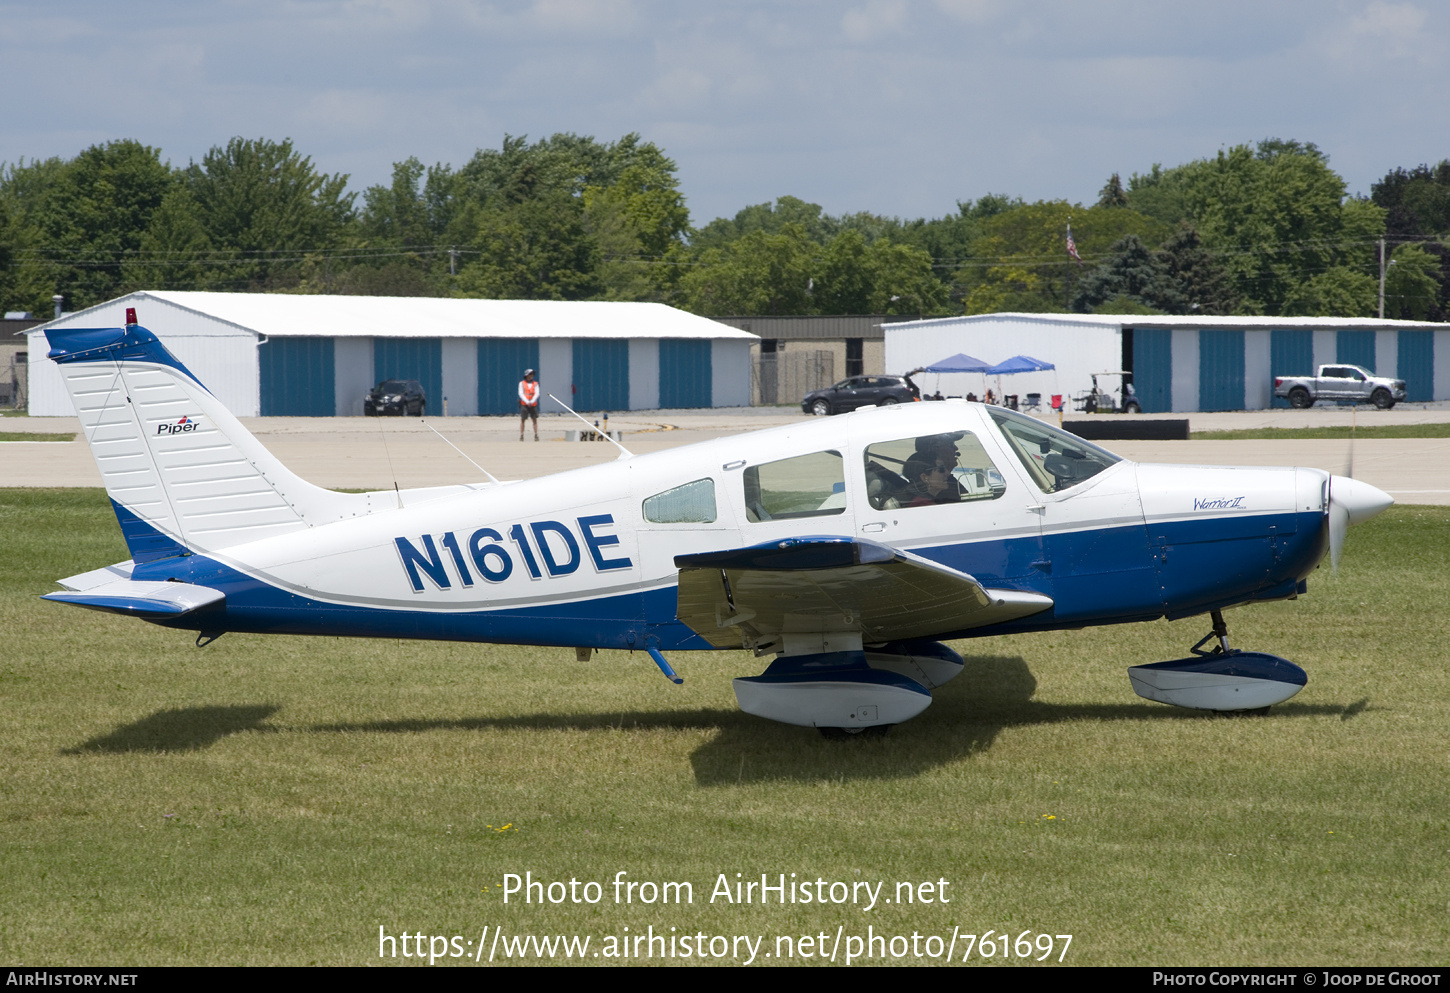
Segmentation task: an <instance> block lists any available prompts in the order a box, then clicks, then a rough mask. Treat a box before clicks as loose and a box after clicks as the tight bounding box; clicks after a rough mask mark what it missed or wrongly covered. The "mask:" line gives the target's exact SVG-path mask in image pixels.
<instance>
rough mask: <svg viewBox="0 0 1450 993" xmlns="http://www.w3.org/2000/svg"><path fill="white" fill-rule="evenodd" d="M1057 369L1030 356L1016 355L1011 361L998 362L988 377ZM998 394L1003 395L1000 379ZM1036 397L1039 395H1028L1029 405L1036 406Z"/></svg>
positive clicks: (1049, 363)
mask: <svg viewBox="0 0 1450 993" xmlns="http://www.w3.org/2000/svg"><path fill="white" fill-rule="evenodd" d="M1056 368H1057V366H1055V365H1053V364H1052V363H1051V362H1044V361H1042V360H1041V359H1034V358H1033V357H1032V356H1030V355H1014V356H1012V357H1011V358H1010V359H1004V360H1003V361H1001V362H998V363H997V364H996V365H994V366H992V368H990V369H988V370H987V375H989V376H998V377H1001V376H1011V375H1014V374H1016V373H1019V372H1046V371H1047V370H1049V369H1056ZM1056 378H1057V377H1055V376H1054V377H1053V381H1054V383H1055V382H1056ZM997 393H998V395H1001V393H1002V380H1001V379H1000V378H999V379H998V380H997ZM1036 396H1038V394H1035V393H1029V394H1027V398H1028V402H1029V404H1034V401H1033V398H1034V397H1036ZM1013 402H1014V403H1015V402H1016V401H1015V400H1014V401H1013ZM1034 406H1035V404H1034Z"/></svg>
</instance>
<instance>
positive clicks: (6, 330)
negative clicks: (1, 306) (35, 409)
mask: <svg viewBox="0 0 1450 993" xmlns="http://www.w3.org/2000/svg"><path fill="white" fill-rule="evenodd" d="M39 323H41V322H40V321H37V320H35V319H33V318H32V317H31V316H30V314H28V313H25V312H17V311H11V312H9V313H7V314H6V315H5V317H4V319H0V407H24V406H25V405H26V402H25V390H26V387H27V386H28V385H29V382H30V374H29V372H28V371H27V365H26V363H27V359H28V358H29V352H28V349H29V346H30V341H29V340H28V339H27V338H26V337H25V332H26V331H28V330H30V329H31V328H33V327H35V326H36V325H37V324H39Z"/></svg>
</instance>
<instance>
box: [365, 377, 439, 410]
mask: <svg viewBox="0 0 1450 993" xmlns="http://www.w3.org/2000/svg"><path fill="white" fill-rule="evenodd" d="M427 406H428V397H427V395H425V394H424V393H423V384H422V383H420V382H418V381H417V380H416V379H385V380H383V381H382V382H381V383H379V384H378V385H377V386H375V387H373V390H372V392H370V393H369V394H368V395H367V399H365V400H364V401H363V416H365V417H389V416H397V417H402V416H403V415H404V414H412V415H414V416H417V417H422V416H423V411H424V410H425V409H426V408H427Z"/></svg>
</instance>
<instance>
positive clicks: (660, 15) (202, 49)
mask: <svg viewBox="0 0 1450 993" xmlns="http://www.w3.org/2000/svg"><path fill="white" fill-rule="evenodd" d="M1447 49H1450V5H1447V4H1445V3H1443V2H1441V3H1435V4H1432V3H1431V2H1430V0H1412V2H1387V0H1374V2H1367V0H1339V2H1335V0H1219V2H1217V3H1214V4H1188V3H1182V2H1171V3H1170V2H1146V0H1099V2H1089V3H1084V2H1081V0H1078V2H1069V0H1037V2H1034V0H862V2H836V3H830V2H812V0H797V2H787V0H777V2H773V3H771V2H757V0H739V2H732V0H725V2H723V3H716V4H709V5H707V4H693V3H669V2H656V0H534V2H517V3H507V2H496V3H488V2H479V0H290V2H289V0H232V2H209V3H200V4H198V3H164V2H161V0H132V2H130V3H114V2H105V3H102V2H96V3H90V2H66V0H51V2H47V3H38V2H35V3H32V2H20V3H7V2H3V0H0V64H3V65H4V66H5V77H6V83H5V86H4V90H3V96H0V101H3V104H0V106H3V113H0V162H10V163H13V162H16V161H17V160H19V159H21V158H22V157H23V158H26V159H30V158H36V157H41V158H43V157H47V156H52V155H59V156H64V157H70V156H73V155H75V154H76V152H78V151H80V150H81V149H82V148H85V147H86V146H88V145H90V144H93V143H97V142H103V141H107V140H110V139H115V138H134V139H138V140H140V141H143V142H145V143H147V144H150V145H154V146H158V147H159V148H161V149H162V152H163V155H164V157H165V158H167V159H169V160H170V161H171V162H173V163H174V164H183V165H184V164H185V163H186V162H187V161H189V160H191V159H199V158H200V157H201V156H202V155H203V154H205V152H206V151H207V149H208V148H210V147H211V146H213V145H217V144H222V143H225V142H226V140H227V139H228V138H230V137H232V136H234V135H243V136H247V137H267V138H273V139H281V138H284V137H291V138H292V139H294V141H295V142H296V144H297V146H298V148H299V149H300V150H301V151H302V152H303V153H304V154H307V155H310V156H312V158H313V161H314V162H316V163H317V164H318V165H319V166H320V167H321V168H323V169H324V170H326V171H328V172H343V173H347V174H349V175H350V176H351V177H352V188H353V189H357V190H361V189H362V188H364V187H365V186H367V185H370V184H373V183H379V182H385V181H386V180H387V178H388V176H389V174H390V172H391V164H392V163H393V162H394V161H396V160H399V159H403V158H406V157H408V156H409V155H416V156H417V157H418V158H420V159H422V160H423V161H424V162H426V163H433V162H447V163H452V164H454V165H460V164H462V163H463V162H464V161H466V160H467V158H468V157H469V156H470V155H471V154H472V153H473V152H474V150H475V149H477V148H480V147H497V146H498V145H499V143H500V142H501V140H502V138H503V136H504V134H506V133H507V134H514V135H529V136H531V137H540V136H544V135H548V134H552V133H554V132H558V131H572V132H576V133H580V134H590V135H594V136H596V137H598V138H600V139H601V140H613V139H615V138H618V137H619V136H621V135H623V134H625V133H627V132H630V131H638V132H640V133H641V134H643V135H644V136H645V137H646V138H648V139H650V140H652V141H654V142H656V143H658V144H659V145H661V146H662V147H663V148H664V149H665V150H666V152H668V153H669V154H670V155H671V156H672V157H673V158H674V159H675V160H676V161H677V162H678V164H679V173H680V178H681V183H682V186H683V189H684V192H685V195H686V197H687V198H688V201H689V205H690V209H691V213H692V217H693V219H694V221H695V223H697V224H703V223H705V222H706V221H708V220H709V219H710V218H712V217H715V216H717V215H722V214H733V213H734V212H735V211H736V210H738V209H739V208H740V207H742V206H744V205H746V204H749V203H758V202H762V201H766V200H771V199H774V198H775V197H777V196H780V195H783V194H791V195H794V196H799V197H802V198H804V199H807V200H811V201H814V202H817V203H820V204H822V205H824V206H825V208H826V209H827V210H828V211H829V212H831V213H844V212H850V211H858V210H870V211H873V212H876V213H882V214H896V215H901V216H911V217H916V216H940V215H942V214H944V213H948V212H950V211H951V210H953V209H954V204H955V202H956V201H957V200H969V199H974V198H976V197H979V196H981V195H982V194H984V193H988V192H994V193H1007V194H1013V195H1018V196H1022V197H1025V198H1027V199H1029V200H1034V199H1051V198H1067V199H1070V200H1082V201H1092V200H1094V199H1095V198H1096V196H1097V192H1098V190H1099V189H1100V188H1101V187H1102V185H1103V183H1104V181H1105V180H1106V178H1107V176H1108V175H1109V174H1110V173H1112V172H1120V173H1122V175H1123V178H1124V180H1125V181H1126V179H1127V177H1128V175H1129V174H1130V173H1132V172H1134V171H1142V170H1146V169H1147V168H1149V167H1150V166H1151V165H1152V164H1153V163H1154V162H1162V163H1163V164H1164V165H1174V164H1177V163H1179V162H1183V161H1187V160H1190V159H1194V158H1199V157H1203V156H1209V155H1212V154H1214V153H1215V152H1216V151H1217V150H1218V149H1219V148H1221V147H1225V146H1228V145H1233V144H1238V143H1242V142H1251V141H1254V140H1257V139H1260V138H1264V137H1268V136H1276V137H1282V138H1297V139H1299V140H1302V141H1313V142H1315V143H1317V144H1318V145H1319V146H1320V148H1322V149H1323V150H1324V151H1326V152H1327V153H1328V154H1329V156H1330V163H1331V165H1332V166H1333V167H1334V168H1336V169H1337V170H1338V171H1339V172H1340V173H1341V175H1343V176H1344V177H1345V179H1346V180H1347V181H1348V185H1349V189H1350V191H1351V192H1364V193H1368V192H1369V187H1370V184H1371V183H1372V182H1374V181H1375V180H1376V179H1378V178H1379V177H1380V176H1382V175H1383V174H1384V173H1385V172H1386V171H1387V170H1388V169H1390V168H1392V167H1395V166H1407V167H1408V166H1414V165H1416V164H1419V163H1421V162H1436V161H1439V160H1440V159H1442V158H1446V157H1447V156H1450V127H1447V125H1450V100H1447V99H1446V95H1447V90H1450V85H1447V80H1446V76H1445V70H1444V67H1445V65H1446V64H1447V59H1446V56H1447V54H1450V52H1447Z"/></svg>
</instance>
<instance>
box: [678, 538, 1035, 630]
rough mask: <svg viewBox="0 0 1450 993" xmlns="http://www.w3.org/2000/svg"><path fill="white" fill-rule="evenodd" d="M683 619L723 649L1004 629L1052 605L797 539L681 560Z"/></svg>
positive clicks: (866, 552)
mask: <svg viewBox="0 0 1450 993" xmlns="http://www.w3.org/2000/svg"><path fill="white" fill-rule="evenodd" d="M675 565H676V566H678V567H679V569H680V585H679V606H678V609H677V615H678V617H679V619H680V620H681V621H683V622H684V623H686V624H688V625H689V626H690V627H691V628H693V629H694V630H695V631H696V632H698V633H699V634H700V636H701V637H703V638H704V639H705V640H706V641H708V642H710V644H712V645H714V646H715V647H717V648H731V647H737V646H740V645H745V644H752V645H754V644H761V643H763V642H766V641H768V640H769V639H770V638H771V637H772V636H775V635H780V634H789V633H793V632H841V633H859V634H860V636H861V637H862V638H863V639H864V640H865V641H866V642H868V643H879V642H887V641H898V640H905V639H912V638H923V637H929V636H931V635H936V634H943V633H946V632H950V631H964V630H967V629H970V628H978V627H985V626H987V625H990V624H1001V623H1004V622H1006V621H1011V620H1015V619H1016V618H1018V617H1026V616H1027V615H1029V614H1035V613H1038V612H1040V611H1043V610H1046V609H1047V608H1049V607H1051V606H1052V603H1053V601H1052V598H1051V597H1046V596H1041V595H1039V594H1036V593H1023V592H1019V591H1016V590H996V589H987V588H985V587H983V586H982V584H981V583H979V582H977V580H976V579H974V578H973V577H972V576H969V575H967V574H966V573H964V572H958V571H957V570H956V569H952V568H950V567H948V566H944V565H941V564H940V563H938V562H933V561H931V560H930V559H926V558H922V557H921V556H919V555H913V554H912V553H910V552H904V551H901V550H900V549H896V548H892V547H890V546H889V545H881V544H877V543H875V542H870V541H858V540H854V539H851V538H843V537H828V536H823V537H810V538H791V539H787V540H785V541H773V542H767V543H765V544H761V545H753V546H750V547H748V548H738V549H730V550H726V551H720V552H706V553H701V554H693V555H680V556H676V558H675Z"/></svg>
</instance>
